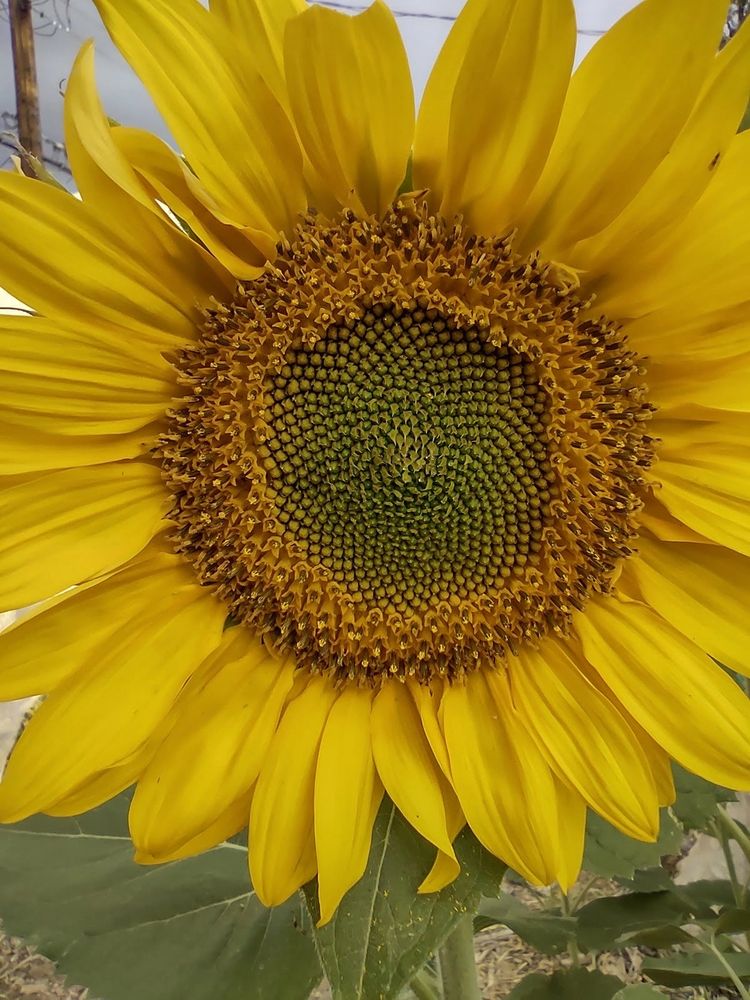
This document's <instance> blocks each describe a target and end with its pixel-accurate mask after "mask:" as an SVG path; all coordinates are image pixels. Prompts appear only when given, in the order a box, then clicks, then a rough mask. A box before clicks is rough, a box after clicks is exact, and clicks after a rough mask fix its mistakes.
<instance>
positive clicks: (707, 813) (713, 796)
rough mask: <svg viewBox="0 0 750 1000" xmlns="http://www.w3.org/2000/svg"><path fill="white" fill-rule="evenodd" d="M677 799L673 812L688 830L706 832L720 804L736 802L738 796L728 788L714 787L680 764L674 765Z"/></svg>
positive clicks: (711, 783)
mask: <svg viewBox="0 0 750 1000" xmlns="http://www.w3.org/2000/svg"><path fill="white" fill-rule="evenodd" d="M673 770H674V783H675V789H676V791H677V799H676V800H675V802H674V804H673V805H672V812H673V813H674V815H675V816H676V817H677V819H678V820H679V821H680V823H682V825H683V826H684V827H685V829H686V830H705V828H706V827H707V826H708V823H709V821H710V820H711V819H712V818H713V817H714V816H715V815H716V810H717V808H718V806H719V803H720V802H735V801H736V800H737V796H736V795H735V794H734V792H731V791H729V789H728V788H722V787H721V785H714V784H713V782H711V781H706V779H705V778H699V777H698V775H697V774H691V773H690V772H689V771H686V770H685V769H684V768H683V767H680V766H679V765H678V764H675V765H673Z"/></svg>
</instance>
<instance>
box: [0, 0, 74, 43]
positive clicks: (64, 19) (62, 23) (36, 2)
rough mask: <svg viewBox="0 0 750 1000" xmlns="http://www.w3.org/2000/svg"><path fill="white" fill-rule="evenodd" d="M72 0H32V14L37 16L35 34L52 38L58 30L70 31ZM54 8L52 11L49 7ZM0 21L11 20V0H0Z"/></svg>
mask: <svg viewBox="0 0 750 1000" xmlns="http://www.w3.org/2000/svg"><path fill="white" fill-rule="evenodd" d="M70 3H71V0H31V2H30V4H29V6H30V7H31V12H32V15H35V16H36V23H35V25H34V34H36V35H39V36H40V37H42V38H51V37H52V36H53V35H56V34H57V32H58V31H70V29H71V24H70ZM50 7H51V9H52V12H51V13H48V12H47V8H50ZM0 21H6V22H7V21H10V0H0Z"/></svg>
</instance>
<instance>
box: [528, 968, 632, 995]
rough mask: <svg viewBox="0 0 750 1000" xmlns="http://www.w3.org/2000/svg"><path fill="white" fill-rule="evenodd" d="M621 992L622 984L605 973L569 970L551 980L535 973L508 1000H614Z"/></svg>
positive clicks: (552, 977)
mask: <svg viewBox="0 0 750 1000" xmlns="http://www.w3.org/2000/svg"><path fill="white" fill-rule="evenodd" d="M621 989H622V980H620V979H618V978H617V977H616V976H605V975H604V973H603V972H589V971H588V970H587V969H569V970H566V971H565V972H556V973H555V974H554V975H552V976H542V975H540V974H539V973H538V972H535V973H533V974H532V975H530V976H527V977H526V978H525V979H524V980H522V982H520V983H519V984H518V986H516V988H515V989H513V990H511V992H510V993H509V994H508V1000H584V998H585V1000H612V998H613V997H614V996H615V995H616V994H617V993H618V992H619V991H620V990H621Z"/></svg>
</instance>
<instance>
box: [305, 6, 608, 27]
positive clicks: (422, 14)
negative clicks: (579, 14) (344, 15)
mask: <svg viewBox="0 0 750 1000" xmlns="http://www.w3.org/2000/svg"><path fill="white" fill-rule="evenodd" d="M315 2H316V3H317V4H318V6H320V7H331V8H332V9H333V10H350V11H353V12H356V13H359V12H360V11H363V10H367V6H366V5H364V4H362V5H361V4H347V3H339V2H337V0H315ZM392 13H393V16H394V17H410V18H414V20H417V21H444V22H447V23H449V24H450V23H452V22H453V21H455V20H456V17H455V15H453V14H429V13H427V11H410V10H392ZM578 34H579V35H594V36H598V35H604V34H606V31H604V30H601V31H600V30H598V29H594V28H579V29H578Z"/></svg>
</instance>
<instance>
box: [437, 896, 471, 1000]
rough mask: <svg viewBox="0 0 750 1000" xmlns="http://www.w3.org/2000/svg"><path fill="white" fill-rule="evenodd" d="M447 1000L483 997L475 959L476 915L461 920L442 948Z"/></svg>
mask: <svg viewBox="0 0 750 1000" xmlns="http://www.w3.org/2000/svg"><path fill="white" fill-rule="evenodd" d="M439 954H440V974H441V976H442V978H443V998H444V1000H481V994H480V992H479V981H478V980H477V966H476V961H475V959H474V915H473V914H472V913H467V914H465V915H464V916H463V917H461V919H460V920H459V921H458V923H457V924H456V926H455V927H454V928H453V930H452V931H451V933H450V935H449V936H448V937H447V938H446V940H445V942H444V943H443V946H442V948H441V949H440V953H439Z"/></svg>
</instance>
